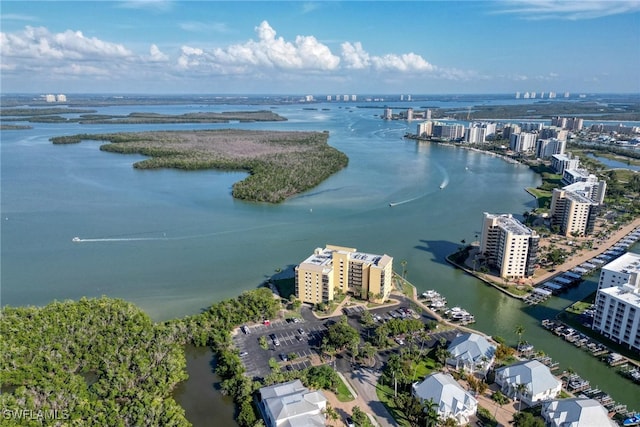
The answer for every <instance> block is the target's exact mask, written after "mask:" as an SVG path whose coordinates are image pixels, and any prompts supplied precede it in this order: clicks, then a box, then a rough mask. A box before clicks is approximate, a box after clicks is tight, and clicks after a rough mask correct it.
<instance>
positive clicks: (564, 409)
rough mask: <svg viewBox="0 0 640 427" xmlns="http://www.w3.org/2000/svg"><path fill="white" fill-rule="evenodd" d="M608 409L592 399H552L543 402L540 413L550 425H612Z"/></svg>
mask: <svg viewBox="0 0 640 427" xmlns="http://www.w3.org/2000/svg"><path fill="white" fill-rule="evenodd" d="M607 412H608V411H607V410H606V409H605V407H604V406H602V405H601V404H600V402H598V401H596V400H593V399H582V398H572V399H562V400H552V401H549V402H546V403H544V404H543V408H542V415H543V417H544V418H545V419H546V420H547V422H549V423H550V425H551V426H581V425H585V426H586V425H593V426H603V427H604V426H614V425H617V424H615V423H614V422H613V421H611V420H610V419H609V416H608V413H607Z"/></svg>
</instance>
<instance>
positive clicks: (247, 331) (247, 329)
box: [242, 325, 251, 335]
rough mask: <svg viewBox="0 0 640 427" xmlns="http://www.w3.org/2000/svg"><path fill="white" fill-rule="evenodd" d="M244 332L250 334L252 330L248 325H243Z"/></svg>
mask: <svg viewBox="0 0 640 427" xmlns="http://www.w3.org/2000/svg"><path fill="white" fill-rule="evenodd" d="M242 332H244V333H245V334H247V335H248V334H250V333H251V330H250V329H249V327H248V326H247V325H243V326H242Z"/></svg>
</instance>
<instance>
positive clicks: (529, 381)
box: [496, 360, 561, 396]
mask: <svg viewBox="0 0 640 427" xmlns="http://www.w3.org/2000/svg"><path fill="white" fill-rule="evenodd" d="M498 376H499V377H502V378H504V381H506V382H508V383H509V384H511V385H513V386H515V385H517V384H526V385H527V389H528V390H529V392H530V393H531V395H534V396H535V395H536V394H539V393H542V392H545V391H547V390H551V389H554V388H556V387H559V386H560V384H561V383H560V381H559V380H558V379H557V378H556V377H554V376H553V374H552V373H551V371H550V370H549V368H548V367H547V366H545V365H543V364H542V363H540V362H539V361H537V360H528V361H524V362H518V363H514V364H513V365H509V366H504V367H502V368H499V369H497V370H496V377H498Z"/></svg>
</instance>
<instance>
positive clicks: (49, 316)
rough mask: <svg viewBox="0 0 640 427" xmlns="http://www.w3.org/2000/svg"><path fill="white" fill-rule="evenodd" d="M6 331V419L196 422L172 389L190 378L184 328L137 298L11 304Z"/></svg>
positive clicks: (1, 321) (2, 326) (1, 367)
mask: <svg viewBox="0 0 640 427" xmlns="http://www.w3.org/2000/svg"><path fill="white" fill-rule="evenodd" d="M0 334H1V335H2V351H1V352H0V383H1V384H2V406H3V409H4V410H5V413H4V414H3V415H4V417H3V418H4V419H3V425H5V426H11V425H15V426H18V425H19V426H41V425H60V423H64V424H66V425H95V426H98V425H100V426H141V425H164V426H188V425H189V422H188V421H187V420H186V418H185V414H184V410H183V409H182V407H181V406H180V405H178V403H177V402H176V401H175V400H174V399H173V397H172V396H171V392H172V390H173V388H174V387H175V386H176V385H177V384H178V383H179V382H181V381H184V380H185V379H186V373H185V366H186V362H185V355H184V351H183V349H182V346H181V342H182V341H183V340H184V338H183V337H182V335H181V334H182V332H181V331H180V330H179V329H176V328H170V327H167V326H166V325H163V324H153V323H152V322H151V320H150V319H149V317H148V316H147V315H146V314H144V313H143V312H142V311H141V310H140V309H138V308H136V307H135V306H133V305H132V304H130V303H127V302H124V301H122V300H117V299H108V298H99V299H81V300H80V301H77V302H71V301H67V302H54V303H51V304H49V305H47V306H46V307H42V308H37V307H19V308H14V307H4V308H3V310H2V317H1V318H0ZM13 410H21V411H23V412H22V413H21V414H22V416H20V414H17V415H16V416H15V417H14V416H11V413H10V412H6V411H13ZM24 411H32V412H27V414H28V416H24V414H25V412H24ZM7 414H9V416H8V415H7ZM33 414H42V418H40V417H39V416H36V417H34V416H33Z"/></svg>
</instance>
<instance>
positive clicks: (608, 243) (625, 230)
mask: <svg viewBox="0 0 640 427" xmlns="http://www.w3.org/2000/svg"><path fill="white" fill-rule="evenodd" d="M638 227H640V218H636V219H634V220H633V221H632V222H630V223H628V224H625V225H624V226H622V227H620V229H618V230H617V231H616V232H615V233H613V234H612V235H611V236H609V237H608V238H607V240H605V241H603V242H602V243H601V244H600V245H599V246H598V248H597V249H592V250H590V251H587V252H584V253H579V254H576V255H575V256H572V257H570V258H568V259H567V260H566V261H565V262H564V263H562V264H560V265H557V266H555V267H554V268H553V271H547V272H545V273H544V274H542V275H540V276H536V275H535V274H534V276H532V277H530V278H528V280H529V283H527V284H523V285H522V286H527V287H529V288H531V289H533V288H534V287H536V286H538V285H540V284H542V283H544V282H547V281H549V280H551V279H553V278H554V277H556V276H559V275H561V274H563V273H564V272H566V271H569V270H571V269H573V268H575V267H577V266H579V265H580V264H582V263H584V262H588V261H589V260H590V259H592V258H594V257H597V256H598V255H600V254H602V253H604V252H606V251H607V250H609V249H610V248H611V247H612V246H613V245H615V243H617V242H618V241H619V240H621V239H622V238H623V237H624V236H626V235H627V234H629V233H630V232H631V231H633V230H635V229H636V228H638ZM467 247H470V248H476V247H474V246H472V245H469V246H467ZM472 250H473V249H472ZM453 255H455V254H450V255H448V256H447V257H445V259H446V260H447V262H448V263H449V264H451V265H453V266H454V267H456V268H458V269H460V270H462V271H464V272H465V273H467V274H469V275H471V276H473V277H475V278H476V279H478V280H481V281H483V282H484V283H486V284H488V285H490V286H493V287H494V288H496V289H498V290H499V291H501V292H503V293H505V294H507V295H509V296H510V297H512V298H516V299H520V300H524V299H525V298H526V296H527V295H517V294H514V293H512V292H509V290H508V289H505V288H503V287H502V286H500V285H499V284H498V283H497V281H498V280H500V278H499V277H497V276H494V275H491V274H487V273H479V272H476V271H473V270H472V269H471V268H469V266H468V265H467V262H469V260H470V259H471V258H472V257H471V255H469V256H467V258H466V259H465V264H464V265H460V264H459V263H457V262H456V261H454V260H453V259H452V258H451V257H452V256H453ZM487 276H489V277H487ZM492 279H493V280H492ZM508 286H517V285H515V284H510V285H508Z"/></svg>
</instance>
